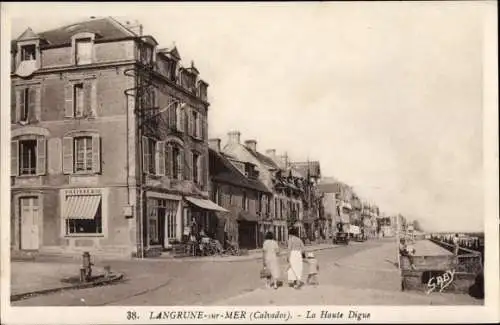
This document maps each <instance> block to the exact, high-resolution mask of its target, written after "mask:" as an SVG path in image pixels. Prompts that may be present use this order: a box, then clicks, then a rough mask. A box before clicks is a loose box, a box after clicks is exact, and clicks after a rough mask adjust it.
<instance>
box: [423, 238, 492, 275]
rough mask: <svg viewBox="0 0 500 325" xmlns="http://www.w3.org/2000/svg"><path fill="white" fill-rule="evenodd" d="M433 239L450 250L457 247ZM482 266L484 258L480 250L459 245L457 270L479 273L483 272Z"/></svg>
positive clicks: (433, 240)
mask: <svg viewBox="0 0 500 325" xmlns="http://www.w3.org/2000/svg"><path fill="white" fill-rule="evenodd" d="M431 241H432V242H433V243H435V244H437V245H439V246H441V247H443V248H444V249H446V250H448V251H450V252H452V251H453V250H454V248H455V246H454V245H451V244H448V243H445V242H442V241H439V240H436V239H431ZM482 268H483V260H482V257H481V253H480V252H476V251H474V250H471V249H468V248H465V247H459V250H458V256H457V263H456V271H457V272H465V273H474V274H477V273H479V272H481V270H482Z"/></svg>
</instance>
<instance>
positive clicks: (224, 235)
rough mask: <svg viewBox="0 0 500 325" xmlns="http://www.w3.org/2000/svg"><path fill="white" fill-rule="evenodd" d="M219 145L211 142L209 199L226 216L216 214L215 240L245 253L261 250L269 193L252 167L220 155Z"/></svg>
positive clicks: (268, 208)
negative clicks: (243, 250) (219, 207)
mask: <svg viewBox="0 0 500 325" xmlns="http://www.w3.org/2000/svg"><path fill="white" fill-rule="evenodd" d="M220 141H221V140H220V139H211V140H210V151H209V154H210V164H209V170H210V196H211V199H212V201H213V202H215V203H217V204H218V205H220V206H222V207H223V208H225V209H226V210H228V211H229V212H228V213H217V216H218V218H217V229H218V231H217V233H218V236H217V238H218V239H219V241H220V242H221V243H224V242H226V241H229V242H231V243H238V246H239V247H240V248H244V249H254V248H257V247H260V246H261V245H262V243H263V236H262V230H261V229H260V228H261V227H263V226H262V224H263V222H264V220H266V219H267V218H268V217H267V216H268V215H269V213H270V206H269V201H270V197H271V192H270V191H269V190H268V189H267V188H266V187H265V186H264V184H262V183H261V182H260V181H259V179H258V171H257V170H256V168H255V165H253V164H251V163H248V162H242V161H239V160H237V159H235V158H234V157H231V156H229V155H227V154H225V153H223V152H222V151H221V148H220Z"/></svg>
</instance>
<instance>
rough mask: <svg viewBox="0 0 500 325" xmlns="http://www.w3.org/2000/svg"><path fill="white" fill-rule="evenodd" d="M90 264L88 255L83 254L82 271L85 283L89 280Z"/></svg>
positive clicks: (90, 273)
mask: <svg viewBox="0 0 500 325" xmlns="http://www.w3.org/2000/svg"><path fill="white" fill-rule="evenodd" d="M92 265H93V264H92V262H91V261H90V253H89V252H83V255H82V269H83V270H84V278H85V281H88V280H90V278H91V276H92Z"/></svg>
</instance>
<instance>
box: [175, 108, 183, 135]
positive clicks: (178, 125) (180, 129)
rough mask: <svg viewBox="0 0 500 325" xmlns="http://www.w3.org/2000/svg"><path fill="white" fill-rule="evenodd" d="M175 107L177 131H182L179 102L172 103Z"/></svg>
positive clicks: (181, 113) (181, 114) (181, 112)
mask: <svg viewBox="0 0 500 325" xmlns="http://www.w3.org/2000/svg"><path fill="white" fill-rule="evenodd" d="M174 107H175V117H176V119H177V121H176V123H177V125H176V126H177V131H180V132H184V113H183V110H182V108H181V106H180V105H179V104H174Z"/></svg>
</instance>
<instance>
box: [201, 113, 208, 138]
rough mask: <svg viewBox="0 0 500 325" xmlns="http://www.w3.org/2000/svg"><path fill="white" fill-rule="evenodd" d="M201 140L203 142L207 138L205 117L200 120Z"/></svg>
mask: <svg viewBox="0 0 500 325" xmlns="http://www.w3.org/2000/svg"><path fill="white" fill-rule="evenodd" d="M201 138H202V139H203V140H205V139H206V138H207V117H206V116H205V115H202V120H201Z"/></svg>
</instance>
